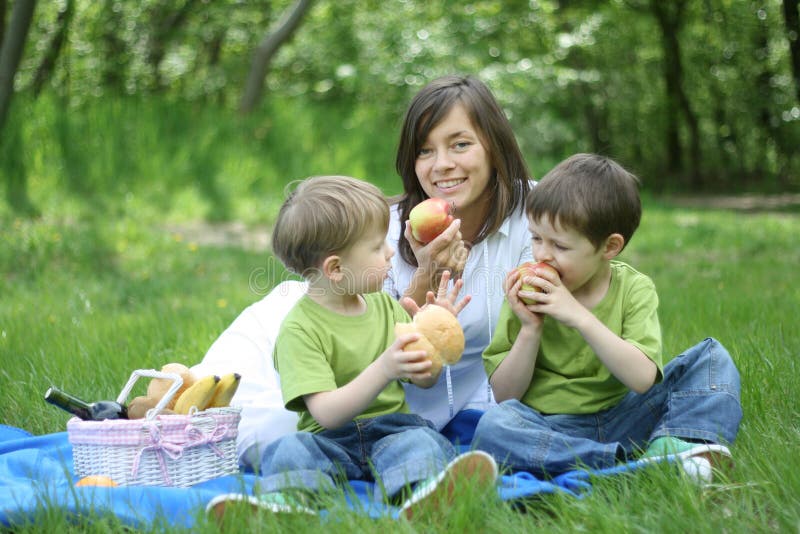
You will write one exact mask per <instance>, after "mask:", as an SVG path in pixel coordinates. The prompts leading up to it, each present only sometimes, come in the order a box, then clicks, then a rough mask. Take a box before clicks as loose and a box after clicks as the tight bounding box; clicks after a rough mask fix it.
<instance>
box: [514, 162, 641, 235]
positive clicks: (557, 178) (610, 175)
mask: <svg viewBox="0 0 800 534" xmlns="http://www.w3.org/2000/svg"><path fill="white" fill-rule="evenodd" d="M525 213H526V214H527V215H528V217H529V218H530V219H531V220H533V221H539V220H541V219H542V217H547V219H548V221H549V222H550V223H551V224H555V223H558V224H560V225H561V226H566V227H569V228H572V229H574V230H576V231H578V232H580V233H581V234H582V235H584V236H586V238H587V239H589V241H591V242H592V244H593V245H594V246H595V248H598V247H600V246H601V245H602V244H603V241H605V239H606V238H607V237H608V236H610V235H611V234H615V233H616V234H621V235H622V237H624V238H625V245H627V244H628V242H629V241H630V240H631V238H632V237H633V233H634V232H635V231H636V228H638V227H639V221H640V220H641V218H642V204H641V200H640V198H639V179H638V178H637V177H636V176H635V175H634V174H632V173H630V172H628V171H626V170H625V169H624V168H622V166H621V165H619V164H618V163H616V162H615V161H614V160H612V159H610V158H607V157H604V156H598V155H597V154H575V155H574V156H571V157H569V158H567V159H565V160H564V161H562V162H561V163H559V164H558V165H556V166H555V167H554V168H553V169H552V170H551V171H550V172H548V173H547V174H546V175H545V176H544V177H543V178H542V179H541V180H540V181H539V183H537V184H536V187H535V188H534V190H533V193H532V194H530V195H528V198H527V200H526V202H525ZM623 248H624V246H623Z"/></svg>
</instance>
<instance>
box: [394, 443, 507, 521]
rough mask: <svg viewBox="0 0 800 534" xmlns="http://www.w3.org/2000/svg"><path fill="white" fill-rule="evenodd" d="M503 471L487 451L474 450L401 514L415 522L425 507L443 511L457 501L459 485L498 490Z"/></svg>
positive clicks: (443, 473) (456, 459)
mask: <svg viewBox="0 0 800 534" xmlns="http://www.w3.org/2000/svg"><path fill="white" fill-rule="evenodd" d="M498 476H499V471H498V469H497V463H496V462H495V461H494V458H492V457H491V456H490V455H489V454H487V453H485V452H483V451H472V452H468V453H464V454H462V455H459V456H457V457H456V458H454V459H453V460H452V461H451V462H450V463H449V464H447V467H445V468H444V470H443V471H442V472H441V474H440V475H439V476H438V477H437V479H436V483H435V485H433V487H432V488H431V489H430V491H428V492H425V493H422V494H420V495H416V496H412V497H411V498H410V499H409V500H408V501H406V503H405V504H403V506H402V507H401V509H400V515H401V516H402V517H405V518H406V519H412V518H413V517H414V514H415V513H417V512H418V511H420V510H421V509H422V508H423V507H424V508H431V507H434V508H439V507H442V506H445V505H448V504H451V503H453V502H454V500H455V493H456V483H457V482H458V481H461V482H464V481H470V482H471V483H474V484H476V485H478V486H480V487H487V488H488V487H492V488H494V486H495V484H496V483H497V477H498Z"/></svg>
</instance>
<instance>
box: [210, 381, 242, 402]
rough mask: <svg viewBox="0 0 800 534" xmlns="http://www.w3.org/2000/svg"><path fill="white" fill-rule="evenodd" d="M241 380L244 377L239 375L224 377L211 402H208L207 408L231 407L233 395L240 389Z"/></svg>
mask: <svg viewBox="0 0 800 534" xmlns="http://www.w3.org/2000/svg"><path fill="white" fill-rule="evenodd" d="M241 378H242V375H240V374H239V373H228V374H226V375H222V377H221V378H220V379H219V382H217V385H216V387H215V388H214V393H213V395H212V396H211V400H210V401H209V402H208V406H207V408H224V407H225V406H229V405H230V403H231V400H233V395H234V394H235V393H236V390H237V389H238V388H239V381H240V380H241Z"/></svg>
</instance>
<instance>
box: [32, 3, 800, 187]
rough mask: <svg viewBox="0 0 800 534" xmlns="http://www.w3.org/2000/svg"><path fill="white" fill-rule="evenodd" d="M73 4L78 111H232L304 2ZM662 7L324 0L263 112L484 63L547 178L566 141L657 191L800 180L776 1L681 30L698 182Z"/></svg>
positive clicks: (727, 9) (45, 33)
mask: <svg viewBox="0 0 800 534" xmlns="http://www.w3.org/2000/svg"><path fill="white" fill-rule="evenodd" d="M75 1H76V4H77V9H76V13H75V16H74V19H73V20H72V25H71V28H70V31H69V33H68V40H67V43H66V45H65V47H64V49H63V51H62V53H61V56H60V57H59V60H58V61H57V63H56V69H55V72H54V75H53V77H52V79H51V80H50V84H49V85H50V87H51V89H52V90H53V91H54V92H55V93H56V94H58V95H61V96H62V97H63V98H64V101H63V103H62V104H60V105H61V106H62V107H64V108H65V109H68V110H72V109H74V108H73V107H72V106H73V105H75V104H76V103H77V104H78V105H79V107H81V106H82V103H84V102H86V101H88V100H93V99H95V98H97V97H98V96H101V95H108V94H111V95H135V96H136V100H139V101H141V99H142V98H143V97H146V95H150V94H154V93H158V94H163V95H167V96H168V97H169V98H170V99H172V100H173V101H182V102H185V101H190V102H195V103H196V105H197V106H198V108H199V107H203V106H208V105H220V106H222V107H223V109H226V110H228V112H229V113H233V110H234V109H235V108H236V106H237V104H238V100H239V97H240V94H241V92H242V87H243V83H244V80H245V78H246V76H247V72H248V69H249V67H250V62H251V59H252V53H253V50H254V49H255V47H256V46H257V44H258V43H259V42H260V41H261V40H262V39H263V37H264V36H265V35H266V34H267V32H268V31H269V29H270V28H273V27H274V25H275V23H276V22H277V21H278V20H279V17H280V16H281V15H282V14H283V13H284V12H285V11H286V10H287V9H288V8H289V7H290V6H291V5H292V2H290V1H289V0H259V1H258V2H240V1H238V0H222V1H216V2H193V1H191V0H184V1H182V2H174V3H163V2H160V1H158V0H143V1H141V2H121V1H119V0H103V1H101V2H89V1H87V0H75ZM655 5H657V3H655V2H648V1H644V0H626V1H622V0H609V1H606V2H584V1H580V2H558V1H555V0H544V1H538V2H521V1H518V2H499V1H497V0H481V1H477V2H471V3H463V2H453V1H449V0H448V1H444V2H424V1H418V0H391V1H387V2H374V1H369V2H358V1H355V0H341V1H338V2H316V3H315V4H314V6H313V7H312V9H311V10H310V11H309V12H308V14H307V15H306V17H305V19H304V20H303V23H302V25H301V27H300V29H299V31H298V32H297V33H296V34H295V36H294V38H293V39H292V40H291V41H290V42H288V43H287V44H285V45H284V46H283V47H282V48H281V49H280V50H279V52H278V54H277V55H276V56H275V57H274V59H273V61H272V64H271V66H270V70H269V72H268V74H267V77H266V89H267V92H266V96H265V102H264V106H263V107H262V109H260V110H258V112H257V114H258V115H259V116H260V117H262V120H271V119H277V118H276V117H273V118H267V119H263V117H265V116H267V115H266V114H268V113H271V112H275V111H276V103H278V102H282V101H285V99H287V98H290V99H297V102H300V101H302V102H304V103H306V104H308V105H311V106H313V104H314V103H315V102H319V103H322V104H324V105H325V106H326V107H327V108H336V109H340V110H348V111H342V113H343V114H344V115H345V116H348V117H352V116H353V115H359V114H369V115H371V116H372V117H371V118H372V123H373V128H379V127H380V126H381V125H384V124H386V122H385V119H386V118H387V117H390V118H396V117H398V116H399V114H400V113H401V112H402V109H403V108H404V106H405V104H406V102H407V101H408V99H409V98H410V96H411V95H412V94H413V93H414V92H416V91H417V90H418V89H419V88H420V87H421V86H422V85H423V84H424V83H426V82H427V81H429V80H430V79H431V78H433V77H435V76H438V75H441V74H446V73H452V72H461V73H472V74H475V75H478V76H480V77H481V78H482V79H484V80H485V81H487V82H488V83H489V85H490V86H491V87H492V89H493V90H494V91H495V92H496V94H497V95H498V97H499V98H500V101H501V104H502V105H503V107H504V108H505V109H506V111H507V113H508V114H509V115H510V117H511V118H512V123H513V125H514V128H515V131H516V132H517V135H518V137H519V140H520V143H521V145H522V147H523V151H524V153H525V155H526V158H527V159H528V161H530V162H531V166H532V168H533V169H534V170H535V172H536V174H537V175H541V174H542V173H543V172H545V171H546V170H547V169H548V168H549V167H550V165H551V164H552V163H553V162H555V161H559V160H560V159H562V158H563V157H565V156H566V155H569V154H571V153H574V152H577V151H593V152H604V153H607V154H610V155H612V156H614V157H615V158H617V159H619V160H621V161H623V162H624V163H625V164H627V165H628V166H629V167H632V168H634V169H636V170H637V171H638V172H639V173H640V174H641V175H642V176H643V177H644V178H645V183H646V184H648V186H649V187H652V188H653V189H657V190H686V189H688V188H691V187H702V188H705V189H712V190H733V191H746V190H758V191H784V190H798V189H800V182H799V181H798V176H800V172H798V171H800V157H798V156H797V154H796V150H794V148H795V147H796V146H797V145H798V144H799V143H800V102H797V101H796V97H795V94H796V89H795V88H794V86H793V78H792V72H791V68H790V63H789V50H788V46H787V44H788V40H787V35H788V34H787V33H786V31H785V28H784V20H783V16H782V4H781V0H765V1H763V2H757V3H753V2H746V1H743V0H736V1H729V0H708V1H705V2H688V3H686V6H687V7H686V10H685V12H684V14H683V17H682V18H681V19H680V20H679V21H678V22H679V24H678V27H677V30H676V37H677V39H678V43H679V46H680V51H679V52H680V59H681V64H682V71H681V73H680V76H681V78H680V84H681V87H682V89H683V92H684V93H685V95H686V97H687V100H688V103H687V106H688V108H689V109H690V111H691V113H692V115H693V117H694V120H696V122H697V133H698V140H699V143H700V145H699V150H700V161H699V165H700V168H699V169H698V172H699V173H700V176H699V180H700V181H699V182H690V181H689V173H690V170H691V169H690V164H689V161H688V159H689V151H690V148H689V142H690V140H691V136H690V129H689V122H688V121H689V119H688V118H687V117H686V116H685V114H684V113H683V112H682V111H681V110H680V109H676V108H675V107H674V105H673V104H670V103H669V102H668V100H667V93H666V88H665V75H664V73H665V52H664V35H662V33H661V29H660V27H659V25H658V24H657V21H656V17H655V16H654V12H653V6H655ZM63 6H64V0H62V1H61V2H51V3H42V4H40V5H39V6H38V10H37V12H36V20H35V25H34V28H33V29H32V33H31V36H30V40H29V42H30V43H31V44H32V46H29V47H28V48H27V49H26V56H25V58H24V61H23V64H22V67H21V70H20V73H19V76H18V84H17V86H18V88H19V89H20V90H22V91H24V90H25V88H28V87H30V84H31V81H32V79H33V77H34V75H35V72H36V69H37V67H38V65H39V64H40V62H41V60H42V58H43V57H44V55H45V54H46V51H47V45H48V43H49V42H50V40H51V37H52V36H53V35H54V34H55V32H56V30H57V28H56V21H57V15H58V13H59V11H60V10H61V9H63ZM184 6H188V8H187V9H186V12H185V16H184V17H179V16H178V15H180V14H181V13H183V10H184ZM306 104H302V105H306ZM298 105H301V104H298ZM65 112H66V111H65ZM26 116H27V117H30V116H29V115H26ZM671 117H676V118H677V121H678V126H679V132H678V134H679V137H680V145H681V148H682V154H680V155H679V156H680V157H679V160H678V161H672V160H670V157H671V156H670V155H669V153H668V151H667V144H666V130H667V125H668V122H669V119H670V118H671ZM301 124H302V123H301ZM305 126H307V125H305ZM315 126H316V125H315ZM394 132H395V130H392V131H391V132H390V133H392V134H394ZM334 139H335V138H331V142H334ZM207 141H208V142H213V141H215V140H214V139H208V140H207ZM665 169H674V170H673V171H671V172H670V173H666V172H665ZM300 174H306V173H305V172H301V173H300ZM212 194H213V192H212Z"/></svg>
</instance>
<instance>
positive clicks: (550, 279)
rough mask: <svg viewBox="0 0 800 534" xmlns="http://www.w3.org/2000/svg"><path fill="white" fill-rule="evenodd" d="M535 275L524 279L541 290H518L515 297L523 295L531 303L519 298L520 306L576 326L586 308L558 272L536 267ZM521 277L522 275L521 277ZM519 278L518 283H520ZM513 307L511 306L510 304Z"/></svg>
mask: <svg viewBox="0 0 800 534" xmlns="http://www.w3.org/2000/svg"><path fill="white" fill-rule="evenodd" d="M535 273H536V276H525V277H524V281H525V283H526V284H530V285H532V286H535V287H539V288H541V289H542V290H541V291H520V295H519V296H518V297H517V299H518V300H519V298H520V297H524V298H525V299H526V300H528V301H530V302H533V304H527V305H526V304H525V303H524V302H522V301H521V300H520V303H521V304H522V306H524V307H525V308H526V309H527V310H528V311H530V312H531V313H534V314H545V315H549V316H550V317H552V318H553V319H555V320H557V321H558V322H560V323H563V324H565V325H567V326H571V327H576V326H577V323H578V319H579V317H581V316H582V315H585V314H586V313H587V312H588V310H587V309H586V307H585V306H583V305H582V304H581V303H580V302H578V301H577V300H576V299H575V297H574V296H573V295H572V292H570V290H569V289H567V288H566V287H565V286H564V285H563V284H562V283H561V278H560V277H559V276H558V273H554V272H549V271H546V270H544V269H537V270H536V271H535ZM521 278H522V277H521ZM521 283H522V281H521V280H520V282H519V284H520V285H521ZM512 307H513V306H512Z"/></svg>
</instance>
